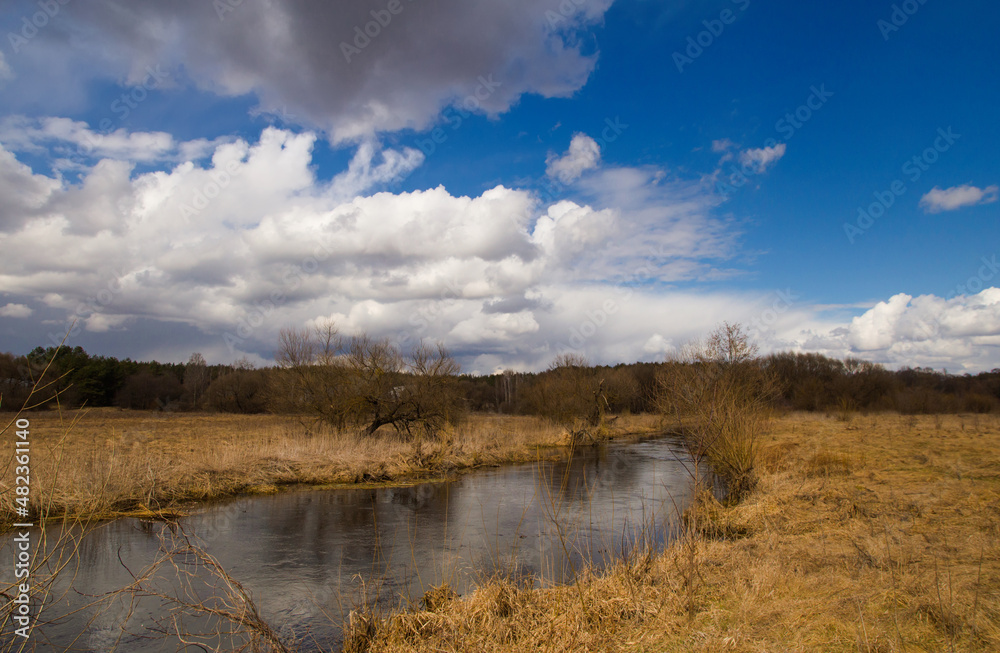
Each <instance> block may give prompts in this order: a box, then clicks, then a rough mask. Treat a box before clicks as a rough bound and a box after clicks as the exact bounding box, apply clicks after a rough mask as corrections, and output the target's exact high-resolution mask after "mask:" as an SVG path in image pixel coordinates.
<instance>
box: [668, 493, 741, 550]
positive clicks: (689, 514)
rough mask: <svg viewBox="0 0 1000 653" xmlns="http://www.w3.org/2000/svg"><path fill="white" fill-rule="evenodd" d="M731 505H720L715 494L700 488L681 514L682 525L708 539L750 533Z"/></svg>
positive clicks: (730, 537) (732, 537)
mask: <svg viewBox="0 0 1000 653" xmlns="http://www.w3.org/2000/svg"><path fill="white" fill-rule="evenodd" d="M736 514H737V513H736V511H735V510H734V509H733V507H732V506H729V507H727V506H724V505H722V504H721V503H720V502H719V500H718V499H716V498H715V495H714V494H712V493H711V492H709V491H708V490H702V491H701V492H699V493H698V495H697V497H695V498H694V499H693V500H692V502H691V505H690V506H688V508H687V509H686V510H685V511H684V513H683V514H682V516H681V517H682V521H683V523H684V526H685V527H686V528H688V529H694V531H695V532H697V533H698V534H699V535H701V536H703V537H707V538H709V539H717V540H729V539H737V538H741V537H746V536H747V535H749V534H750V528H749V525H748V524H746V523H744V522H742V521H740V520H739V519H738V518H737V517H736Z"/></svg>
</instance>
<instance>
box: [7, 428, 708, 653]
mask: <svg viewBox="0 0 1000 653" xmlns="http://www.w3.org/2000/svg"><path fill="white" fill-rule="evenodd" d="M683 456H684V454H683V450H682V449H681V448H680V447H679V446H678V445H677V443H676V442H673V441H671V440H656V441H648V442H643V443H638V444H632V445H620V444H615V445H611V446H608V447H605V448H601V449H594V448H586V449H583V450H581V452H580V453H579V454H578V455H577V456H575V457H574V459H573V461H571V462H569V463H555V464H553V463H545V464H530V465H519V466H511V467H503V468H497V469H492V470H488V471H480V472H476V473H473V474H467V475H463V476H460V477H458V478H457V479H456V480H455V481H453V482H450V483H439V484H424V485H419V486H414V487H406V488H386V489H381V490H362V489H357V490H337V491H310V492H291V493H284V494H278V495H274V496H268V497H258V498H253V499H238V500H234V501H230V502H226V503H224V504H219V505H216V506H214V507H212V508H210V509H207V510H205V511H203V512H202V513H200V514H198V515H194V516H192V517H189V518H186V519H184V520H183V521H182V524H183V527H184V529H185V531H186V532H188V533H189V534H194V536H195V537H194V541H195V542H201V543H202V544H203V545H204V548H205V549H206V550H207V551H208V552H209V553H210V554H211V555H213V556H214V557H216V558H217V559H218V561H219V562H220V563H221V565H222V566H223V568H225V569H226V570H227V571H228V572H229V573H230V574H231V575H232V577H233V578H235V579H236V580H238V581H239V582H240V583H242V584H243V586H244V587H245V588H246V589H247V590H249V591H250V592H251V593H252V595H253V598H254V601H255V602H256V603H257V606H258V608H259V609H260V611H261V613H262V615H263V616H264V618H265V619H266V620H267V621H268V623H271V624H273V625H274V626H275V628H276V629H278V630H279V631H280V632H281V633H282V635H284V636H291V635H293V634H295V635H299V636H301V635H303V634H305V633H307V632H308V633H310V634H311V635H312V636H313V637H316V638H317V639H318V640H319V641H320V642H324V641H325V642H327V643H328V642H330V641H333V640H335V639H336V637H337V628H336V626H337V625H338V624H339V623H340V621H341V619H342V618H343V616H344V615H346V614H347V612H348V611H349V610H350V609H351V607H353V606H354V605H356V604H357V603H358V602H359V601H360V600H361V598H362V591H363V590H365V591H366V592H367V595H368V598H369V600H372V599H374V598H375V597H376V596H377V597H378V598H379V599H380V600H381V601H382V602H383V605H384V606H385V607H392V606H396V605H398V603H399V602H400V601H402V600H405V598H406V597H409V598H411V599H413V600H417V599H419V597H420V596H421V595H422V594H423V592H424V591H425V590H426V589H428V588H429V587H431V586H433V585H438V584H440V583H441V582H448V583H449V584H450V585H451V586H452V587H453V588H455V589H456V590H457V591H459V592H460V593H464V592H467V591H469V590H470V589H471V588H472V587H474V585H475V582H476V579H477V578H479V577H481V576H482V575H489V574H490V573H493V572H497V571H502V572H503V571H505V572H516V573H519V574H521V575H522V576H530V577H531V578H532V579H533V581H534V582H535V584H536V585H542V584H551V583H553V582H565V581H567V580H569V579H571V578H572V574H573V570H574V569H577V568H579V566H580V565H581V564H582V563H583V561H584V560H594V561H595V562H597V563H598V564H600V563H601V562H603V561H606V560H609V559H613V558H614V557H616V556H618V555H620V554H621V552H622V549H623V546H624V548H625V549H627V548H629V547H630V546H631V545H632V544H631V543H633V542H635V541H636V540H638V539H640V538H642V537H645V538H647V539H652V540H653V541H654V542H656V543H658V544H659V543H662V541H663V539H664V537H669V533H670V532H671V528H672V526H673V525H674V524H675V523H676V515H677V510H678V507H683V506H684V505H686V503H687V496H688V493H689V490H690V477H689V475H688V471H687V470H686V469H685V468H684V466H683V465H682V463H681V462H679V460H678V458H682V457H683ZM651 528H652V530H650V529H651ZM163 530H165V529H164V527H162V526H161V525H155V526H152V527H150V526H149V525H140V523H139V522H137V521H135V520H120V521H118V522H113V523H110V524H105V525H103V526H101V527H99V528H98V529H96V530H95V531H94V532H93V533H91V534H90V535H89V536H88V537H86V538H84V541H83V543H82V546H81V547H80V551H79V562H80V571H79V573H78V574H77V577H76V580H75V582H74V583H73V588H74V590H75V591H77V592H83V593H85V594H94V595H96V594H100V593H102V592H107V591H111V590H114V589H117V588H120V587H123V586H125V585H127V584H128V583H129V581H130V577H129V574H128V572H127V571H126V570H125V569H124V568H123V567H122V565H121V563H119V560H118V559H119V557H121V559H122V560H123V561H125V563H126V564H127V565H128V566H129V568H131V569H132V570H133V571H134V572H138V571H139V570H141V569H142V568H143V567H144V566H146V565H148V564H150V562H151V561H152V560H153V559H154V557H155V556H156V553H157V551H158V549H159V547H160V533H161V531H163ZM566 553H569V557H568V558H567V556H566ZM0 556H2V557H3V558H5V559H10V556H11V551H10V545H9V542H5V543H4V545H3V548H2V550H0ZM171 571H172V569H171ZM0 573H9V572H8V570H6V569H5V570H3V572H0ZM202 577H204V574H203V575H202ZM0 578H3V580H5V581H6V580H9V579H7V578H6V577H0ZM158 586H159V587H160V588H162V589H164V590H165V591H168V592H177V591H178V590H179V585H178V581H177V579H176V577H173V578H171V577H167V575H164V576H163V577H162V578H161V579H160V580H159V581H158ZM196 589H197V591H198V592H199V593H203V594H204V593H206V592H208V591H209V589H210V588H207V587H203V586H199V587H197V588H196ZM206 595H207V594H206ZM85 602H86V600H85V599H84V597H81V596H78V595H76V594H75V593H74V594H71V595H69V597H68V598H67V600H66V601H65V602H64V604H62V605H58V606H55V607H53V608H50V610H51V611H52V613H51V614H56V613H59V614H65V612H66V611H67V608H68V607H70V606H72V607H79V606H80V605H82V604H83V603H85ZM127 607H128V606H127V604H125V603H124V602H119V603H115V604H112V605H110V606H109V608H108V609H107V610H105V611H103V612H101V613H99V614H98V615H97V616H96V617H93V616H92V615H91V617H92V618H93V621H92V622H91V624H90V626H89V627H86V626H85V624H84V622H85V621H86V620H85V619H84V618H83V617H79V618H69V619H67V620H65V622H64V623H60V624H59V625H53V626H47V627H46V628H45V634H46V635H47V636H48V637H49V638H51V640H52V642H53V643H54V644H58V645H64V644H62V642H65V644H69V642H70V641H71V639H72V636H73V635H79V634H81V632H83V636H82V638H81V639H79V640H77V644H78V646H82V647H83V648H85V649H90V650H108V648H109V645H111V644H112V643H113V642H114V641H115V639H116V638H117V637H118V636H120V634H121V629H120V624H121V620H122V618H123V616H124V615H125V614H127ZM323 611H326V613H327V615H329V617H330V618H328V617H327V616H324V614H323ZM158 612H160V613H162V608H161V607H159V600H158V599H143V600H142V601H141V603H140V605H139V606H138V608H137V609H136V611H135V614H134V615H133V617H132V619H131V620H130V621H129V630H131V631H133V632H139V631H141V630H142V628H143V627H146V626H148V625H149V624H150V623H152V620H153V618H154V615H156V614H157V613H158ZM50 616H51V615H50ZM331 618H332V621H331ZM201 627H204V624H199V623H198V622H197V621H196V620H190V621H189V628H190V629H191V630H197V629H199V628H201ZM35 637H36V640H35V641H38V642H40V641H42V639H41V637H40V635H39V634H36V635H35ZM175 645H176V642H164V641H158V642H157V641H147V640H139V639H136V638H135V637H130V636H126V637H125V639H124V641H123V643H122V644H121V645H120V650H123V651H139V650H144V651H145V650H150V651H159V650H164V651H165V650H175ZM56 650H58V649H56Z"/></svg>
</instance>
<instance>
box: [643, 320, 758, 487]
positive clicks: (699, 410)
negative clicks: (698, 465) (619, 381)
mask: <svg viewBox="0 0 1000 653" xmlns="http://www.w3.org/2000/svg"><path fill="white" fill-rule="evenodd" d="M657 385H658V388H659V396H658V403H659V406H660V410H661V411H662V412H665V413H669V414H673V415H674V416H675V417H676V418H677V420H678V422H679V423H683V424H684V427H685V430H686V431H687V432H688V438H687V442H688V447H689V450H690V453H691V454H692V457H693V458H694V459H695V460H696V461H700V460H702V459H703V458H705V457H707V458H708V459H709V460H711V461H712V463H713V465H714V467H715V469H716V471H717V472H718V473H719V474H721V475H722V476H723V477H724V478H725V479H726V481H727V484H728V487H729V491H730V493H731V495H732V496H733V497H734V498H737V499H739V498H741V497H743V496H744V495H746V494H747V493H748V492H749V491H750V490H752V489H753V487H754V486H755V485H756V479H757V474H756V466H757V458H758V455H759V448H760V441H761V436H762V435H763V432H764V430H765V428H766V425H767V423H768V421H769V419H770V415H771V405H772V402H773V400H774V398H775V397H776V396H777V384H776V382H775V380H774V377H773V375H772V374H771V373H769V372H768V371H767V369H766V368H765V366H764V365H763V364H762V361H761V360H760V359H759V358H758V357H757V345H756V344H755V343H753V342H752V341H751V340H750V337H749V335H748V334H747V333H746V331H745V330H744V329H743V327H742V326H740V325H738V324H737V325H733V324H729V323H724V324H722V325H721V326H720V327H718V328H717V329H716V330H715V331H713V332H712V334H711V335H710V336H709V337H708V339H707V341H706V342H705V343H702V344H699V343H694V344H692V345H690V346H688V347H686V348H685V349H683V350H682V351H681V353H680V354H679V355H678V356H676V357H675V358H674V359H673V360H671V361H668V363H667V365H666V367H665V368H664V369H663V370H662V371H661V372H660V374H659V375H658V378H657Z"/></svg>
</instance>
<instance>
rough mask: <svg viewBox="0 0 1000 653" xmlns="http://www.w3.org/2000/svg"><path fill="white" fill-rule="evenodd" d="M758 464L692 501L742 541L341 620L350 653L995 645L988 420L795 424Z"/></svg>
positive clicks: (995, 515)
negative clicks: (757, 469) (721, 492)
mask: <svg viewBox="0 0 1000 653" xmlns="http://www.w3.org/2000/svg"><path fill="white" fill-rule="evenodd" d="M764 462H765V464H764V467H765V469H764V471H763V472H762V475H761V480H760V483H759V485H758V486H757V488H756V490H755V491H754V492H753V493H752V494H751V495H750V496H749V497H748V499H747V500H746V501H744V502H743V503H742V504H740V505H738V506H735V507H732V508H724V507H722V506H719V505H714V506H705V505H702V517H701V519H705V518H706V517H708V518H710V519H712V520H713V521H714V522H715V524H716V526H717V528H714V529H711V528H710V529H706V532H714V533H716V534H718V533H730V534H739V535H738V536H733V537H730V538H729V539H719V537H718V535H716V537H715V538H712V537H708V536H705V535H700V536H695V535H691V534H688V535H687V536H686V537H685V538H684V539H683V540H682V541H680V542H679V543H677V544H675V545H674V546H673V547H671V548H670V549H668V550H667V551H666V552H664V553H662V554H658V555H649V556H644V557H638V558H636V559H633V560H632V561H630V562H629V563H628V564H622V565H619V566H617V567H615V568H612V569H610V570H608V571H606V572H604V573H602V574H598V575H592V576H588V577H586V578H584V579H582V580H581V581H580V582H579V583H578V584H577V586H575V587H564V588H556V589H546V590H532V591H529V590H524V589H521V588H518V587H517V586H516V585H514V584H512V583H510V582H507V581H504V580H502V579H501V580H493V581H490V582H487V583H485V584H484V585H483V586H482V587H481V588H480V589H479V590H478V591H476V592H475V593H473V594H471V595H469V596H468V597H464V598H462V599H458V600H451V601H444V602H441V601H438V602H432V603H431V604H432V605H434V606H435V608H436V609H435V610H434V611H421V612H411V613H406V614H399V615H395V616H392V617H389V618H387V619H383V620H376V621H374V622H372V621H370V620H369V619H367V618H365V616H364V615H354V627H353V629H352V628H349V629H348V631H347V635H348V637H347V648H346V650H354V651H362V650H370V651H386V652H393V653H395V652H401V651H473V650H476V651H480V650H481V651H519V652H520V651H527V650H539V651H582V650H586V651H648V652H650V653H652V652H654V651H655V652H657V653H664V652H674V651H676V652H681V651H705V652H709V651H711V652H713V653H714V652H716V651H736V652H740V651H746V652H754V653H764V652H778V651H782V652H784V651H844V652H848V651H855V652H857V651H861V652H864V653H873V652H895V651H934V652H937V651H998V650H1000V419H998V418H997V417H996V416H928V417H901V416H896V415H883V416H872V417H854V418H846V419H845V418H841V419H833V418H829V417H824V416H818V415H792V416H788V417H785V418H782V419H780V420H778V421H777V422H776V423H775V424H774V426H773V428H772V432H771V433H770V434H769V435H768V436H767V438H766V442H765V448H764ZM705 508H710V509H709V510H706V509H705ZM442 603H443V605H442Z"/></svg>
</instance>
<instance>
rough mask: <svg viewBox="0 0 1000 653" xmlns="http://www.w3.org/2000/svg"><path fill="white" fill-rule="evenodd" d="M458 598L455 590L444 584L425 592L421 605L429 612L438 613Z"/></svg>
mask: <svg viewBox="0 0 1000 653" xmlns="http://www.w3.org/2000/svg"><path fill="white" fill-rule="evenodd" d="M457 598H458V594H456V593H455V590H453V589H451V587H449V586H448V584H447V583H444V584H442V585H438V586H436V587H431V588H430V589H429V590H427V591H426V592H424V596H423V598H421V599H420V605H421V607H423V609H424V610H426V611H427V612H438V611H440V610H441V609H442V608H444V607H445V606H447V605H448V604H449V603H451V602H452V601H454V600H455V599H457Z"/></svg>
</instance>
